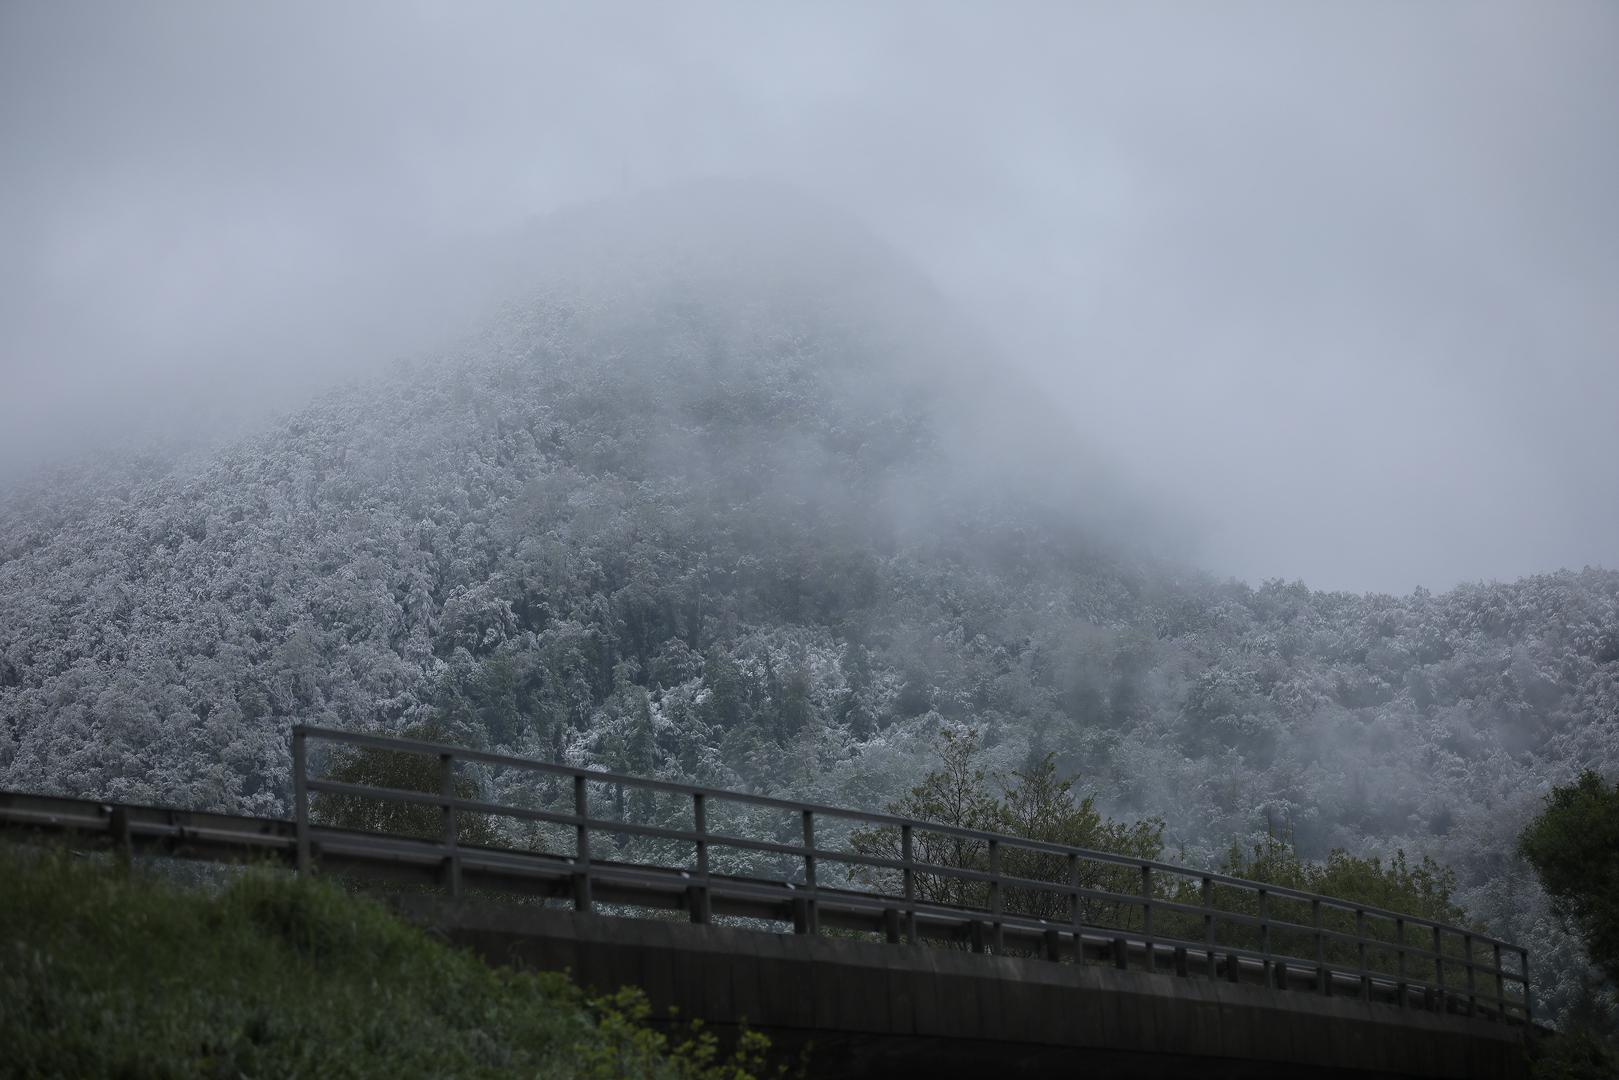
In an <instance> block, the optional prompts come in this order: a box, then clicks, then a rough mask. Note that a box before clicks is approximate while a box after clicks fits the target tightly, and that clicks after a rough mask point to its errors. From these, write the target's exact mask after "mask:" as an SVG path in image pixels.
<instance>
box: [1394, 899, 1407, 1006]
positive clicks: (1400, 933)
mask: <svg viewBox="0 0 1619 1080" xmlns="http://www.w3.org/2000/svg"><path fill="white" fill-rule="evenodd" d="M1394 936H1395V937H1397V938H1399V939H1400V945H1399V948H1397V949H1395V951H1394V955H1395V963H1397V964H1398V965H1399V977H1398V978H1397V979H1396V980H1395V983H1394V993H1395V996H1396V997H1397V998H1398V999H1399V1000H1398V1001H1396V1002H1395V1004H1397V1005H1399V1007H1400V1008H1402V1009H1403V1008H1405V993H1406V982H1405V920H1404V919H1401V918H1396V919H1395V920H1394Z"/></svg>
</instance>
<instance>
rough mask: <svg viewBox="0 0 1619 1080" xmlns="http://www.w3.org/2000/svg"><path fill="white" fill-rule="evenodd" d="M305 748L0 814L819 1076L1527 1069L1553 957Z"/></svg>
mask: <svg viewBox="0 0 1619 1080" xmlns="http://www.w3.org/2000/svg"><path fill="white" fill-rule="evenodd" d="M292 750H293V755H292V756H293V818H292V820H290V821H289V820H281V819H264V818H248V817H240V816H234V815H225V814H215V813H204V812H192V811H183V810H174V809H164V808H154V807H141V806H128V805H117V804H106V803H98V802H92V801H86V800H75V799H62V798H53V797H47V796H37V795H27V794H19V793H0V825H3V826H7V827H16V828H22V829H27V830H31V831H35V832H39V831H45V832H55V833H59V834H62V833H65V834H70V835H73V836H76V837H79V838H80V839H81V840H84V839H86V838H93V839H97V840H99V841H101V842H103V843H108V844H110V845H112V846H114V847H115V848H117V849H120V850H122V851H125V852H127V853H130V854H136V853H149V854H167V855H174V856H180V857H191V858H203V859H216V860H227V861H236V860H242V859H251V858H260V859H263V858H270V859H276V860H280V861H283V862H285V863H286V864H288V865H290V866H293V867H295V868H296V869H297V870H298V871H299V872H300V873H306V874H307V873H317V872H318V873H334V874H342V875H345V876H347V877H351V878H356V879H361V880H367V881H372V882H376V883H378V884H379V885H382V886H384V887H389V886H392V887H393V888H392V889H391V891H390V894H389V902H390V903H392V904H393V906H394V907H395V908H396V909H397V910H398V911H399V912H400V913H401V914H403V915H405V916H406V917H408V918H411V919H413V920H415V921H417V922H419V923H422V924H424V925H428V926H431V927H433V928H435V929H436V930H438V931H439V932H441V933H442V934H444V935H445V936H447V937H448V938H449V939H450V940H452V941H455V942H457V943H459V944H462V945H465V946H467V947H469V948H472V949H474V950H476V951H477V952H479V953H481V954H482V955H484V956H485V957H486V958H488V959H490V960H491V961H495V962H500V963H512V964H517V965H520V966H526V967H533V968H544V969H568V970H571V971H572V972H573V974H574V976H575V977H576V978H577V979H578V980H579V981H580V982H581V983H583V984H584V985H586V986H590V987H594V988H596V989H599V990H611V989H616V988H617V987H619V986H623V985H635V986H639V987H641V988H643V989H644V990H645V991H646V992H647V994H648V996H649V998H650V999H651V1001H652V1004H653V1006H654V1008H655V1009H656V1010H658V1012H659V1013H660V1014H662V1013H663V1012H664V1011H665V1010H667V1009H668V1008H670V1007H673V1008H675V1009H677V1010H678V1014H679V1015H680V1016H681V1017H685V1018H701V1019H703V1020H704V1021H705V1023H706V1024H708V1025H709V1026H710V1027H714V1028H718V1029H720V1030H722V1031H723V1030H728V1029H734V1028H736V1027H737V1026H739V1025H741V1024H744V1023H745V1024H746V1025H747V1026H749V1027H751V1028H754V1029H757V1030H761V1031H764V1032H765V1033H767V1034H769V1035H771V1036H772V1038H773V1040H775V1041H776V1042H777V1044H778V1045H781V1046H784V1047H787V1048H794V1047H797V1046H801V1045H804V1044H806V1043H811V1044H813V1046H814V1049H813V1051H812V1054H811V1061H812V1068H813V1070H814V1071H815V1073H817V1074H821V1073H823V1072H824V1074H825V1075H839V1076H843V1075H871V1076H878V1075H893V1074H895V1073H904V1072H907V1071H912V1070H915V1071H920V1070H921V1069H924V1068H925V1069H927V1070H928V1071H930V1072H932V1073H935V1074H937V1075H941V1076H953V1075H961V1076H968V1075H979V1074H982V1073H983V1072H984V1071H985V1070H986V1069H996V1070H1006V1069H1008V1068H1011V1069H1012V1070H1013V1071H1023V1072H1028V1073H1030V1074H1036V1075H1045V1074H1047V1073H1050V1074H1060V1073H1076V1072H1081V1071H1085V1070H1090V1071H1094V1072H1098V1073H1099V1074H1101V1075H1109V1076H1179V1075H1185V1074H1190V1073H1192V1072H1193V1071H1194V1070H1195V1072H1196V1073H1197V1074H1199V1075H1210V1076H1278V1077H1280V1076H1288V1077H1297V1076H1320V1077H1378V1076H1387V1077H1503V1078H1505V1077H1519V1076H1523V1075H1526V1073H1527V1068H1526V1064H1525V1047H1526V1044H1527V1042H1528V1040H1529V1039H1530V1037H1531V1036H1532V1035H1533V1034H1534V1032H1535V1031H1536V1028H1535V1025H1534V1023H1533V1015H1532V1011H1531V1001H1530V995H1529V961H1528V953H1527V951H1526V950H1525V949H1523V948H1522V947H1520V946H1517V945H1514V944H1512V943H1510V942H1507V941H1503V940H1500V939H1497V938H1494V937H1491V936H1489V935H1487V934H1484V933H1481V932H1479V931H1478V930H1476V929H1472V928H1468V927H1458V926H1451V925H1447V924H1444V923H1440V922H1435V921H1433V920H1429V919H1424V918H1421V917H1418V916H1414V915H1410V914H1404V913H1400V912H1394V911H1386V910H1383V909H1379V908H1375V907H1369V906H1366V905H1362V904H1357V903H1353V902H1350V901H1346V900H1341V899H1336V898H1333V897H1328V896H1321V895H1316V894H1311V893H1306V892H1301V891H1298V890H1293V889H1287V888H1282V887H1279V886H1275V885H1270V884H1266V883H1263V882H1255V881H1248V880H1244V879H1241V878H1236V877H1232V876H1229V875H1224V874H1218V873H1212V872H1210V871H1206V870H1199V869H1195V868H1190V867H1184V866H1177V865H1174V864H1171V863H1165V862H1160V861H1157V860H1150V859H1138V858H1132V857H1128V856H1120V855H1116V854H1112V853H1108V852H1102V851H1092V850H1086V849H1081V848H1073V847H1068V846H1065V845H1061V844H1055V843H1048V842H1044V841H1039V840H1032V839H1028V838H1025V837H1019V836H1012V835H1006V834H1000V833H993V832H985V831H982V830H976V829H969V828H963V827H959V826H954V825H949V824H942V823H938V822H927V821H920V820H912V819H908V818H903V817H899V816H895V815H892V814H883V813H873V812H869V811H863V810H853V809H848V808H842V807H832V806H821V805H815V804H811V803H805V802H799V801H794V800H788V799H778V798H774V797H770V796H765V795H758V794H750V793H745V792H737V791H727V790H723V789H717V788H707V787H701V786H697V785H691V784H683V783H675V782H670V781H664V780H658V779H652V778H648V777H639V776H630V775H624V774H617V773H610V772H604V771H600V770H592V769H583V768H577V767H574V766H569V765H562V764H556V763H550V762H541V761H532V760H527V759H522V758H516V757H511V756H507V755H501V754H494V753H488V752H484V751H476V750H468V749H463V748H458V747H453V746H446V745H441V744H436V743H429V742H421V741H416V740H408V739H396V738H385V737H382V736H376V735H368V734H362V733H356V732H345V731H336V730H331V729H325V728H318V727H307V726H305V727H299V728H296V729H295V730H294V732H293V744H292ZM366 755H370V762H371V764H372V766H381V767H373V768H370V769H363V768H356V767H355V766H356V764H357V763H360V762H364V761H365V760H366V757H365V756H366ZM402 763H403V764H404V765H405V767H404V768H401V764H402ZM424 776H426V777H429V778H431V780H432V781H433V782H431V783H424V782H422V778H423V777H424ZM379 777H380V778H381V779H382V780H384V781H387V782H378V780H379ZM401 777H408V782H406V783H401V782H400V778H401ZM435 788H436V790H434V789H435ZM474 796H475V797H474ZM389 808H392V809H391V810H390V809H389ZM496 822H499V823H501V824H500V825H499V826H496V824H495V823H496ZM423 884H425V885H430V886H433V888H432V889H431V890H426V891H424V890H422V889H420V888H404V889H401V888H398V886H420V885H423Z"/></svg>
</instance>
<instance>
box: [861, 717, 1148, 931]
mask: <svg viewBox="0 0 1619 1080" xmlns="http://www.w3.org/2000/svg"><path fill="white" fill-rule="evenodd" d="M938 752H939V759H940V764H939V767H938V768H937V769H934V770H932V771H930V772H929V773H928V774H927V775H926V776H925V777H924V778H923V779H922V782H921V783H920V784H918V785H917V786H916V787H914V788H912V789H911V791H910V793H909V794H908V795H906V796H904V797H903V798H901V799H898V800H896V801H894V802H893V803H890V804H889V806H888V811H889V812H890V813H892V814H897V815H900V816H902V817H908V818H914V819H916V820H918V821H927V822H937V823H939V824H942V825H954V826H957V827H960V828H965V829H975V830H979V831H983V832H997V833H1004V834H1009V835H1012V836H1021V837H1024V838H1027V839H1030V840H1041V841H1045V842H1048V843H1053V844H1064V845H1068V846H1070V847H1082V848H1088V849H1091V850H1094V851H1104V852H1110V853H1113V854H1116V855H1132V856H1136V857H1138V858H1144V859H1153V858H1157V857H1158V856H1159V855H1160V854H1161V853H1162V851H1163V829H1164V826H1163V823H1162V822H1160V821H1156V820H1147V821H1138V822H1120V821H1114V820H1113V819H1111V818H1107V817H1104V816H1103V815H1102V814H1101V813H1100V812H1099V811H1098V810H1097V809H1096V804H1095V800H1094V798H1092V797H1091V796H1085V797H1083V798H1080V797H1077V796H1076V795H1075V793H1074V790H1073V781H1072V780H1068V779H1059V778H1058V776H1057V767H1056V762H1055V760H1054V756H1053V755H1051V754H1046V755H1044V756H1043V757H1041V758H1039V759H1038V760H1037V761H1035V762H1034V763H1033V764H1032V765H1031V766H1030V767H1029V768H1027V769H1024V770H1020V771H1013V772H1011V773H1010V774H1008V775H1006V776H1003V777H997V778H996V779H995V780H994V781H993V782H992V781H991V780H990V778H989V776H988V775H987V774H986V772H985V771H984V769H983V768H982V767H980V766H979V764H978V758H979V756H980V754H981V752H982V747H981V745H980V739H979V735H978V733H977V732H976V731H973V730H971V729H965V730H962V731H952V730H950V729H945V730H943V731H941V732H940V736H939V743H938ZM850 842H851V844H852V845H853V847H854V848H855V850H856V851H859V852H861V853H862V854H868V855H876V856H880V857H883V858H890V859H898V858H900V857H901V855H902V854H903V842H902V839H901V837H900V836H899V835H898V832H897V830H895V829H893V828H873V829H865V830H860V831H857V832H856V833H854V835H853V836H852V837H851V838H850ZM912 855H913V857H914V858H915V859H916V861H918V862H923V863H930V864H932V865H935V866H941V867H949V868H951V869H957V870H973V871H979V872H987V871H988V870H989V869H990V866H991V863H990V853H989V845H988V844H987V843H986V842H985V841H982V840H977V839H973V838H970V837H962V836H954V835H951V834H948V833H940V832H930V831H928V830H926V829H921V828H918V829H916V830H914V834H913V837H912ZM1001 870H1002V872H1003V873H1004V874H1006V875H1008V876H1010V877H1020V878H1026V879H1028V880H1030V881H1049V882H1052V883H1054V884H1058V885H1067V884H1069V883H1070V882H1071V880H1072V877H1071V873H1072V871H1071V868H1070V866H1069V862H1068V860H1067V858H1066V857H1064V856H1061V855H1055V854H1046V853H1043V852H1038V851H1029V850H1027V849H1022V848H1015V847H1008V848H1007V849H1006V850H1005V851H1004V853H1003V854H1002V863H1001ZM1080 874H1081V879H1080V884H1081V885H1082V886H1084V887H1086V888H1091V889H1100V890H1105V891H1110V892H1119V893H1132V892H1138V891H1139V878H1138V877H1137V876H1136V875H1135V873H1134V871H1132V870H1130V869H1129V868H1115V867H1109V866H1105V865H1102V864H1098V863H1093V862H1083V861H1082V862H1081V863H1080ZM868 877H869V878H871V879H873V880H875V881H881V882H882V883H884V884H887V885H892V881H891V880H889V879H890V878H892V875H891V874H869V875H868ZM916 895H917V897H918V899H921V900H924V901H927V902H930V903H939V904H950V905H955V906H965V907H984V906H985V905H986V904H987V903H988V897H989V893H988V886H987V885H986V884H985V883H983V882H979V881H972V880H967V879H963V878H960V877H955V876H952V875H950V874H945V873H937V872H935V873H927V872H921V873H918V874H917V875H916ZM1003 903H1004V905H1005V910H1006V911H1007V912H1009V913H1016V914H1022V915H1030V916H1033V917H1036V918H1047V919H1062V920H1066V919H1068V918H1069V916H1070V908H1069V899H1068V897H1066V896H1064V895H1062V894H1060V893H1057V892H1053V891H1047V890H1043V889H1038V888H1034V887H1018V888H1009V889H1008V890H1007V891H1006V895H1005V896H1004V897H1003ZM1131 910H1133V909H1121V908H1120V906H1119V905H1116V904H1111V903H1101V902H1096V901H1090V900H1087V901H1085V904H1084V906H1083V909H1082V917H1083V918H1084V919H1085V920H1086V921H1087V922H1089V923H1091V924H1093V925H1095V924H1097V923H1099V922H1103V921H1106V920H1113V921H1119V920H1121V919H1123V918H1124V916H1125V912H1126V911H1131Z"/></svg>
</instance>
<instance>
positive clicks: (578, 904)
mask: <svg viewBox="0 0 1619 1080" xmlns="http://www.w3.org/2000/svg"><path fill="white" fill-rule="evenodd" d="M573 814H574V817H576V818H578V819H579V821H578V823H577V824H576V825H575V826H574V828H575V830H576V832H575V835H574V875H573V907H574V910H575V911H585V912H588V911H589V910H590V909H591V906H592V905H591V898H590V824H589V819H590V793H589V790H588V785H587V783H586V781H585V778H584V777H583V776H581V775H579V774H575V775H574V778H573Z"/></svg>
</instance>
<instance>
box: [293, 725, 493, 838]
mask: <svg viewBox="0 0 1619 1080" xmlns="http://www.w3.org/2000/svg"><path fill="white" fill-rule="evenodd" d="M405 737H406V738H412V739H420V740H422V741H424V742H442V741H444V738H445V733H444V732H443V730H442V729H440V728H438V727H437V726H434V725H422V726H419V727H415V728H412V729H410V730H408V731H406V732H405ZM325 779H328V780H336V781H338V782H339V783H345V784H359V785H363V786H366V787H378V788H392V789H394V790H396V791H414V792H421V793H424V794H429V795H437V794H439V793H440V792H441V791H443V785H444V774H443V768H442V765H441V764H440V761H439V759H438V758H436V757H431V756H429V755H426V754H415V753H410V752H408V751H403V750H377V749H374V748H372V747H361V748H359V749H356V750H352V751H350V752H347V753H345V754H344V755H343V756H342V757H341V758H340V759H339V760H338V761H337V762H336V763H335V764H334V765H333V766H332V767H331V768H330V769H328V770H327V772H326V774H325ZM451 789H452V790H453V791H454V793H455V795H456V797H457V798H461V799H476V798H477V797H478V785H477V783H476V782H475V781H474V780H473V779H472V778H471V777H468V776H461V775H458V776H456V777H455V778H454V780H453V783H452V785H451ZM310 816H311V817H313V818H314V819H315V820H316V821H318V822H320V823H321V824H323V825H331V826H334V827H336V828H340V829H358V830H361V831H364V832H381V833H393V834H395V835H397V836H412V837H417V838H420V839H425V840H437V839H440V838H442V837H443V836H444V817H443V811H442V810H441V809H440V808H439V807H437V806H427V805H423V804H420V803H404V802H392V801H389V800H387V799H381V798H377V797H374V796H366V795H335V794H330V793H326V792H321V793H319V794H317V795H316V796H315V797H314V798H313V799H312V800H311V804H310ZM455 825H456V839H457V840H458V841H459V842H460V843H463V844H468V845H472V846H475V847H493V846H495V845H496V843H497V834H496V832H495V829H494V826H493V825H492V824H491V823H490V821H489V817H488V815H486V814H472V813H467V812H465V811H458V812H457V813H456V822H455Z"/></svg>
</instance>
